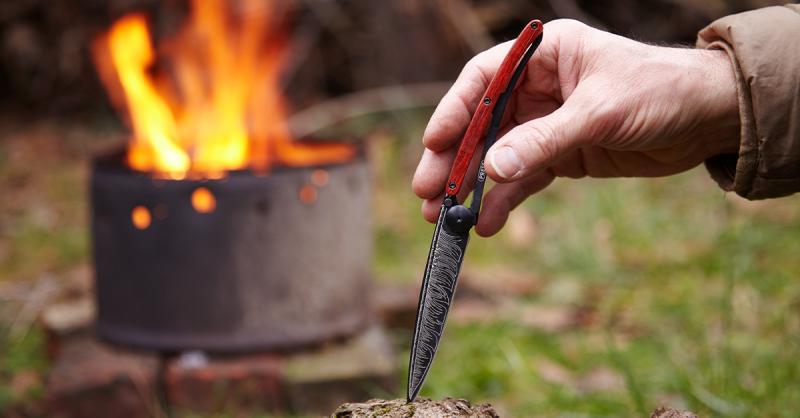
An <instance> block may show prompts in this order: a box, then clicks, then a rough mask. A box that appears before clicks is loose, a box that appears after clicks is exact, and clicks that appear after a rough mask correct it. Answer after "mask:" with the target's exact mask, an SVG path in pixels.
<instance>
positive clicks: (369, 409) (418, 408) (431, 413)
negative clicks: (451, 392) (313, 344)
mask: <svg viewBox="0 0 800 418" xmlns="http://www.w3.org/2000/svg"><path fill="white" fill-rule="evenodd" d="M367 417H382V418H401V417H402V418H408V417H415V418H439V417H443V418H455V417H459V418H460V417H471V418H496V417H498V415H497V412H496V411H495V410H494V408H492V406H491V405H489V404H482V405H474V406H473V405H472V404H470V403H469V401H467V400H464V399H456V398H444V399H442V400H440V401H433V400H430V399H427V398H417V400H416V401H414V402H411V403H407V402H406V400H405V399H395V400H390V401H387V400H382V399H372V400H369V401H367V402H364V403H346V404H344V405H342V406H340V407H339V408H338V409H337V410H336V411H335V412H334V413H333V414H332V415H331V418H367Z"/></svg>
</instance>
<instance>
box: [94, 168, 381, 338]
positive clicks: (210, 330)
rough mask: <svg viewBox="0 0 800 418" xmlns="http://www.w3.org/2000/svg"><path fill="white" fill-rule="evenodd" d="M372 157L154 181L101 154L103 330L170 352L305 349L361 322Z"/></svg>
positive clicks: (98, 260) (98, 243)
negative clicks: (221, 176)
mask: <svg viewBox="0 0 800 418" xmlns="http://www.w3.org/2000/svg"><path fill="white" fill-rule="evenodd" d="M367 179H368V178H367V173H366V165H365V162H364V160H363V159H356V160H353V161H349V162H346V163H342V164H334V165H327V166H322V167H304V168H286V169H279V170H275V171H274V172H272V173H270V175H268V176H263V175H262V176H259V175H255V174H253V173H251V172H249V171H237V172H233V173H230V175H229V176H227V177H226V178H224V179H218V180H170V179H154V178H152V177H150V176H147V175H144V174H142V173H137V172H134V171H132V170H130V169H128V168H126V167H125V165H124V164H123V160H122V158H121V155H119V154H115V155H112V156H108V157H104V158H99V159H97V161H96V162H95V164H94V167H93V175H92V190H91V192H92V208H93V216H92V228H93V239H94V260H95V272H96V286H97V302H98V323H97V330H98V332H99V333H100V335H101V336H103V337H105V338H107V339H109V340H112V341H114V342H118V343H124V344H130V345H136V346H143V347H148V348H156V349H162V350H185V349H191V348H196V349H206V350H214V351H241V350H255V349H275V348H288V347H295V346H299V345H308V344H313V343H317V342H321V341H324V340H329V339H331V338H335V337H337V336H344V335H351V334H353V333H355V332H356V331H358V330H361V329H363V327H364V324H365V322H366V320H367V315H368V310H367V309H368V307H367V304H366V303H365V300H366V292H367V287H368V284H369V279H370V277H369V266H370V249H371V245H370V232H369V227H368V223H367V222H366V221H365V220H366V219H368V205H369V193H368V190H369V185H368V180H367Z"/></svg>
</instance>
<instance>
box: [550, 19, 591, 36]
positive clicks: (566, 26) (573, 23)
mask: <svg viewBox="0 0 800 418" xmlns="http://www.w3.org/2000/svg"><path fill="white" fill-rule="evenodd" d="M545 26H547V29H551V30H552V29H555V30H558V31H565V32H570V33H572V32H576V31H583V30H584V29H586V28H588V26H587V25H586V24H585V23H583V22H581V21H579V20H575V19H556V20H552V21H550V22H547V24H546V25H545Z"/></svg>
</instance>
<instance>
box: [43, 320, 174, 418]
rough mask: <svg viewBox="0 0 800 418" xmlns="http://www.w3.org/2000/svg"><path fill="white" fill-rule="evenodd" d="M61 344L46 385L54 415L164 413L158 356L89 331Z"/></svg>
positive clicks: (88, 417)
mask: <svg viewBox="0 0 800 418" xmlns="http://www.w3.org/2000/svg"><path fill="white" fill-rule="evenodd" d="M59 345H60V349H59V351H58V355H57V358H56V359H55V363H54V366H53V367H52V369H51V370H50V373H49V375H48V378H47V382H46V386H45V399H46V409H47V411H48V413H47V414H46V415H47V416H48V417H53V418H71V417H80V418H94V417H98V418H101V417H102V418H105V417H115V418H150V417H154V416H160V415H162V411H161V410H160V407H159V403H158V397H157V395H156V390H157V381H158V370H159V358H158V356H157V355H156V354H154V353H148V352H139V351H133V350H126V349H121V348H117V347H113V346H111V345H108V344H105V343H102V342H100V341H98V340H96V339H95V338H94V337H92V336H89V335H77V336H72V337H69V338H64V339H63V340H62V341H61V342H60V344H59Z"/></svg>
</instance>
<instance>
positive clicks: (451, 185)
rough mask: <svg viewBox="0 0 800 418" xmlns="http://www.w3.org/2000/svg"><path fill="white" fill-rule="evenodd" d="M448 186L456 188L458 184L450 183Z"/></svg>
mask: <svg viewBox="0 0 800 418" xmlns="http://www.w3.org/2000/svg"><path fill="white" fill-rule="evenodd" d="M447 187H449V188H450V189H455V188H456V184H455V183H450V184H448V185H447Z"/></svg>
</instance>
